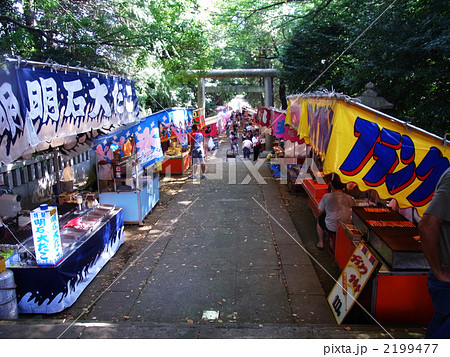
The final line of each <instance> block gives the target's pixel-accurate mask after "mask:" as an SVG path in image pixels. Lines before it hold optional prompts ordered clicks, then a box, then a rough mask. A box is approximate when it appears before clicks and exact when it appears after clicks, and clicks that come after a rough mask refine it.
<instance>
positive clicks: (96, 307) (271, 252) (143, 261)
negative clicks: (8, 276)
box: [0, 143, 421, 338]
mask: <svg viewBox="0 0 450 357" xmlns="http://www.w3.org/2000/svg"><path fill="white" fill-rule="evenodd" d="M227 148H228V143H223V144H222V145H221V148H220V149H219V150H217V151H215V152H213V154H214V155H213V157H211V158H210V159H209V160H208V168H207V176H208V178H207V179H205V180H197V181H195V180H189V181H188V182H187V183H186V184H185V185H184V186H183V187H182V189H181V190H180V191H179V192H178V194H177V196H176V198H175V199H174V200H173V201H172V202H171V204H170V205H169V206H168V207H167V209H166V210H165V212H164V214H163V215H162V216H161V217H160V219H159V220H158V222H157V223H156V224H155V226H154V227H153V228H152V230H151V231H150V232H149V234H148V236H147V237H146V239H147V240H148V241H150V242H153V243H151V244H148V245H147V246H146V247H145V249H144V250H143V251H140V252H138V253H136V255H135V256H134V257H133V258H132V259H131V260H130V261H131V262H132V264H131V265H129V266H128V267H127V268H126V269H125V270H124V272H123V273H122V275H120V276H119V278H118V279H117V281H116V282H115V283H113V284H112V285H111V286H110V287H109V288H108V289H107V290H106V291H105V292H104V293H103V294H102V295H101V296H100V297H99V298H97V299H96V300H94V301H93V304H92V307H91V308H90V309H89V311H86V313H85V314H84V316H83V317H82V318H80V319H78V318H77V319H75V320H67V321H64V320H58V321H55V320H52V319H45V320H44V319H43V320H36V319H34V320H31V321H27V320H25V319H19V320H18V321H11V322H4V323H2V324H0V338H16V337H17V338H23V337H29V338H43V337H45V338H58V337H61V338H124V337H136V338H159V337H160V338H235V337H238V338H252V337H253V338H334V337H337V338H354V337H388V335H386V334H385V333H384V332H383V330H382V329H381V328H380V327H379V326H376V325H368V326H361V328H360V329H345V328H344V327H343V326H342V327H341V326H337V325H336V324H335V321H334V318H333V317H332V314H331V311H330V309H329V307H328V304H327V301H326V295H325V293H324V291H323V289H322V287H321V285H320V282H319V279H318V278H317V275H316V272H315V270H314V268H313V266H312V263H311V259H310V257H309V256H308V255H307V254H306V253H305V251H304V250H303V249H302V242H301V238H300V237H299V235H298V233H297V230H296V229H295V227H294V225H293V223H292V221H291V219H290V217H289V214H288V212H287V211H286V206H285V205H284V203H283V201H282V200H281V198H280V194H279V190H278V188H277V186H276V185H277V184H276V182H275V181H274V179H273V178H272V176H271V172H270V170H269V167H268V165H267V163H266V162H265V161H264V160H263V159H261V161H258V162H257V163H256V164H255V165H254V163H252V162H251V161H248V160H246V161H244V160H243V159H242V158H241V157H238V158H236V159H226V158H225V156H226V155H225V151H226V149H227ZM255 167H257V168H258V170H256V168H255ZM205 311H216V312H218V314H219V315H218V317H217V319H213V320H212V321H210V322H205V321H204V320H203V319H202V317H203V314H204V313H205ZM88 321H89V323H88ZM400 332H401V331H399V333H400ZM401 337H404V338H412V337H421V335H420V334H414V333H410V334H406V335H402V336H401Z"/></svg>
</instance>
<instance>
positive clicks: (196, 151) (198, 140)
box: [189, 124, 206, 179]
mask: <svg viewBox="0 0 450 357" xmlns="http://www.w3.org/2000/svg"><path fill="white" fill-rule="evenodd" d="M191 139H192V140H191V147H192V164H193V173H192V175H191V176H190V177H189V178H193V179H195V178H197V175H196V174H195V173H196V171H197V167H198V165H199V164H200V169H201V175H202V176H201V178H203V179H204V178H206V176H205V171H206V165H205V143H204V137H203V134H202V132H201V131H200V130H198V127H197V125H196V124H194V125H192V134H191Z"/></svg>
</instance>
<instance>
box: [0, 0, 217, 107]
mask: <svg viewBox="0 0 450 357" xmlns="http://www.w3.org/2000/svg"><path fill="white" fill-rule="evenodd" d="M0 6H1V9H0V10H1V15H0V21H1V23H0V38H1V42H0V53H2V54H7V55H14V56H21V57H22V58H26V59H32V60H35V61H43V62H45V61H47V60H48V59H51V60H52V61H55V62H57V63H59V64H69V65H72V66H77V65H78V66H82V67H87V68H90V69H96V70H100V71H106V72H109V73H114V74H123V75H128V76H130V77H133V78H134V79H135V80H136V83H137V87H138V90H139V92H140V95H141V101H142V103H141V104H143V106H144V107H148V108H152V109H153V110H161V109H162V108H163V107H170V106H176V105H185V104H190V103H191V102H194V103H195V98H194V97H195V93H196V91H195V88H196V85H197V82H196V80H194V81H189V80H188V79H189V77H188V76H187V75H186V73H187V71H188V70H190V69H202V68H204V67H205V66H207V64H208V48H209V47H208V43H207V41H206V38H205V37H204V34H203V26H202V25H201V24H200V21H199V16H198V5H197V2H196V1H195V0H145V1H144V0H102V1H92V0H71V1H69V0H23V1H21V0H2V2H1V5H0Z"/></svg>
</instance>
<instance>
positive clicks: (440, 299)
mask: <svg viewBox="0 0 450 357" xmlns="http://www.w3.org/2000/svg"><path fill="white" fill-rule="evenodd" d="M449 207H450V168H448V169H447V170H446V171H445V172H444V173H443V175H442V176H441V178H440V180H439V182H438V184H437V186H436V190H435V192H434V197H433V199H432V200H431V202H430V204H429V205H428V208H427V209H426V211H425V213H424V215H423V217H422V219H421V221H420V223H419V231H420V239H421V243H422V249H423V253H424V255H425V258H426V259H427V261H428V264H429V265H430V269H431V271H430V275H429V276H428V292H429V293H430V296H431V300H432V302H433V307H434V315H433V319H432V320H431V322H430V324H429V326H428V330H427V333H426V336H425V337H426V338H450V254H449V253H450V252H449V251H448V250H447V249H448V247H450V209H449ZM446 248H447V249H446Z"/></svg>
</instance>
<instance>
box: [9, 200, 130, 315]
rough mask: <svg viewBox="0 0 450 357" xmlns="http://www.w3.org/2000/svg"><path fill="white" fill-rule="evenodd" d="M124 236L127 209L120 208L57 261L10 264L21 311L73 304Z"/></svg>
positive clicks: (49, 311)
mask: <svg viewBox="0 0 450 357" xmlns="http://www.w3.org/2000/svg"><path fill="white" fill-rule="evenodd" d="M124 239H125V234H124V225H123V211H122V210H121V209H120V208H116V209H113V210H112V211H111V213H110V214H109V215H108V216H106V217H105V218H103V219H102V220H101V222H100V223H99V224H98V225H96V227H95V228H93V229H92V231H88V232H86V233H85V234H84V235H82V236H80V237H79V238H78V239H76V241H74V242H73V243H72V244H70V245H69V246H68V247H67V248H66V249H64V256H63V259H62V260H61V261H60V262H59V263H58V264H57V265H55V266H36V265H28V266H15V267H9V268H8V269H11V270H12V271H13V273H14V279H15V283H16V286H17V288H16V293H17V302H18V310H19V313H30V314H31V313H32V314H53V313H57V312H60V311H62V310H64V309H66V308H68V307H70V306H72V305H73V303H74V302H75V301H76V300H77V299H78V297H79V296H80V294H81V293H82V292H83V290H84V289H85V288H86V287H87V286H88V284H89V283H90V282H91V281H92V280H93V279H94V278H95V276H96V275H97V274H98V272H99V271H100V270H101V269H102V268H103V266H104V265H105V264H106V263H107V262H108V261H109V259H110V258H111V257H112V256H113V255H114V254H115V253H116V252H117V250H118V249H119V247H120V245H121V244H122V243H123V242H124ZM63 245H64V241H63Z"/></svg>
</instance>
